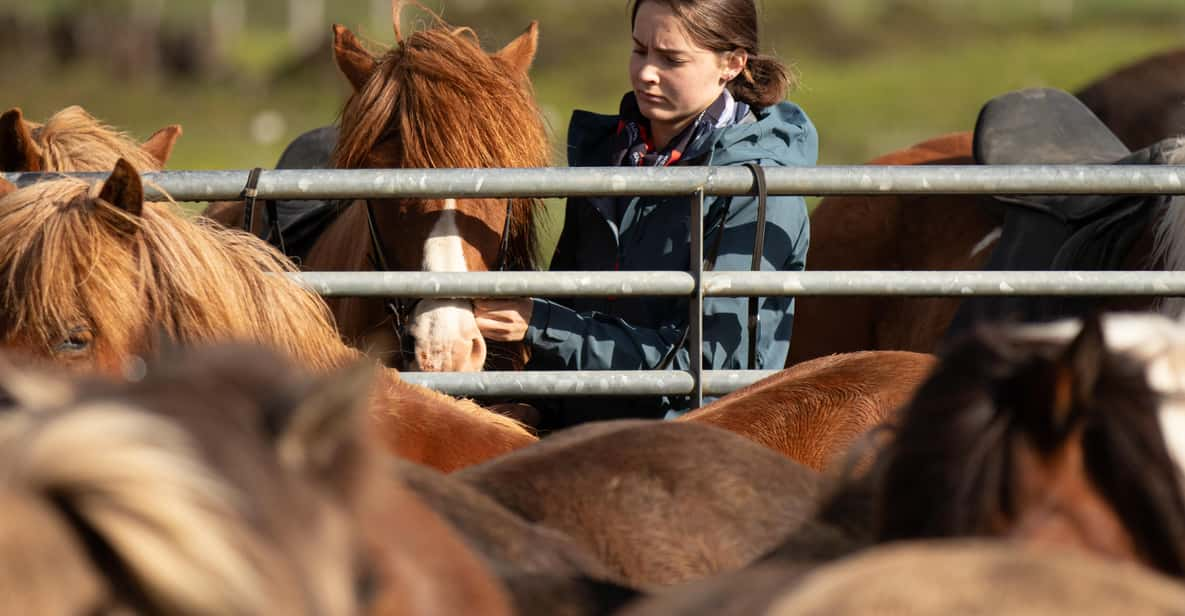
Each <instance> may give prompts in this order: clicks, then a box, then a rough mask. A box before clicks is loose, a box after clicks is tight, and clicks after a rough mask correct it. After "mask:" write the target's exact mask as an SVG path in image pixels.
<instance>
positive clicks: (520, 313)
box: [475, 0, 818, 427]
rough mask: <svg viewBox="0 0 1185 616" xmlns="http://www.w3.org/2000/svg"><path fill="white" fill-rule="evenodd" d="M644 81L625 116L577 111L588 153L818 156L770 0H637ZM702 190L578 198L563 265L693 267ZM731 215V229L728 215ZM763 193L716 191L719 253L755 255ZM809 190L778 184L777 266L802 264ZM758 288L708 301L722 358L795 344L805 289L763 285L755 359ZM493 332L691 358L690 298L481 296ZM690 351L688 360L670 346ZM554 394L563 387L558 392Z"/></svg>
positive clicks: (771, 158)
mask: <svg viewBox="0 0 1185 616" xmlns="http://www.w3.org/2000/svg"><path fill="white" fill-rule="evenodd" d="M631 23H632V26H633V40H634V49H633V54H632V56H631V59H630V66H629V70H630V82H631V85H632V87H633V89H632V91H631V92H628V93H627V94H626V95H625V97H624V98H623V99H622V101H621V108H620V112H619V113H618V115H616V116H602V115H596V114H592V113H588V112H584V111H577V112H575V113H574V114H573V116H572V121H571V123H570V125H569V129H568V159H569V164H570V165H572V166H577V167H580V166H613V165H623V166H643V165H645V166H665V165H744V164H746V163H749V162H756V163H759V164H761V165H762V166H767V167H768V166H789V165H811V164H814V162H815V159H816V156H817V151H818V137H817V135H816V133H815V129H814V127H813V126H812V124H811V122H810V120H809V119H807V117H806V114H805V113H803V111H802V110H801V109H800V108H799V107H798V106H797V105H794V104H793V103H789V102H784V101H783V97H784V96H785V94H786V92H787V91H788V90H789V88H790V86H791V76H790V73H789V71H787V69H786V68H785V67H784V66H783V65H782V64H781V63H779V62H778V61H777V60H776V59H774V58H773V57H770V56H763V55H760V54H759V53H758V49H759V48H758V41H757V10H756V7H755V5H754V0H635V2H634V3H633V5H632V16H631ZM689 212H690V209H689V203H688V201H687V197H658V198H655V197H639V198H616V199H615V198H572V199H569V200H568V205H567V217H566V219H565V221H564V230H563V233H562V234H561V236H560V240H559V244H558V246H557V247H556V251H555V257H554V258H553V260H552V263H551V269H552V270H622V271H629V270H634V271H638V270H684V271H686V270H687V269H689V263H690V261H689V259H690V253H689V241H690V224H689ZM722 217H723V229H721V219H722ZM756 221H757V200H756V198H755V197H749V196H745V197H732V198H728V197H720V198H712V199H710V200H709V201H708V202H707V203H706V204H705V215H704V222H703V225H704V234H705V238H704V247H705V254H706V255H708V258H709V259H710V257H711V252H712V247H713V246H714V245H715V244H716V243H717V239H716V236H717V235H719V234H721V233H723V235H722V236H721V237H720V239H719V250H718V253H717V257H716V260H715V269H716V270H717V271H722V270H734V271H736V270H749V269H750V267H751V265H752V263H751V261H752V251H753V245H754V237H755V234H754V231H755V228H756ZM808 224H809V223H808V218H807V211H806V204H805V202H804V201H803V199H802V198H801V197H770V198H769V200H768V212H767V221H766V226H765V245H764V250H763V254H762V263H761V268H762V269H763V270H782V271H801V270H802V269H803V267H804V265H805V257H806V251H807V244H808V242H809V227H808ZM746 303H747V299H746V298H711V299H708V300H707V301H706V302H705V306H704V327H703V336H704V346H703V358H702V359H703V364H704V366H706V367H710V368H712V369H742V368H756V369H762V368H781V367H782V366H783V364H784V362H785V360H786V355H787V353H788V351H789V348H790V328H791V323H792V321H793V315H794V301H793V299H792V298H789V297H767V298H761V299H760V327H759V331H758V333H757V340H758V342H757V352H756V364H757V365H755V366H746V365H744V364H745V363H747V358H748V355H749V353H748V348H747V347H748V332H747V329H748V316H747V314H746ZM475 305H476V313H477V324H478V327H479V328H480V329H481V331H482V334H483V335H484V336H485V337H487V338H489V339H491V340H508V341H517V340H525V341H526V342H527V343H528V344H529V345H530V346H531V351H532V358H531V362H530V364H528V368H529V369H536V370H640V369H653V368H661V367H668V366H670V367H674V368H677V369H687V367H688V366H689V365H690V360H689V358H688V351H687V349H686V348H685V347H681V348H679V349H678V351H677V352H674V351H673V349H674V348H675V347H676V346H678V345H679V344H680V341H681V339H682V335H683V330H684V329H685V327H686V322H687V316H686V315H687V300H686V299H684V298H669V297H667V298H663V297H620V298H575V299H563V300H556V301H553V300H546V299H509V300H507V299H500V300H483V301H479V302H475ZM672 352H673V353H674V356H673V361H672V360H670V359H668V358H667V355H668V354H669V353H672ZM555 405H556V406H557V407H558V408H545V409H544V423H545V424H546V425H547V426H548V427H559V426H565V425H571V424H573V423H578V422H580V421H587V420H593V419H607V418H611V417H626V416H630V417H661V416H663V415H664V414H665V415H666V416H668V417H670V416H674V415H678V414H680V413H682V412H685V411H687V410H690V409H689V408H688V407H689V406H690V399H689V398H687V397H682V398H662V399H654V398H650V399H633V398H631V399H626V400H623V399H621V398H614V399H612V400H590V399H588V398H583V399H579V400H576V399H569V400H562V401H557V402H556V403H555ZM550 406H552V405H551V403H549V404H548V407H550Z"/></svg>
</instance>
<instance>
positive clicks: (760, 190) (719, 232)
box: [654, 161, 768, 370]
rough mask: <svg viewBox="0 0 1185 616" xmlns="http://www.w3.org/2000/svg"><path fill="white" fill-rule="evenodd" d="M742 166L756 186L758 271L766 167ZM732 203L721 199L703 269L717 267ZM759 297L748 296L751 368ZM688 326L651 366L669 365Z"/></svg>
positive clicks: (754, 364)
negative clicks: (717, 219) (714, 230)
mask: <svg viewBox="0 0 1185 616" xmlns="http://www.w3.org/2000/svg"><path fill="white" fill-rule="evenodd" d="M745 166H746V167H748V168H749V170H750V171H752V172H753V183H754V184H755V185H756V187H757V227H756V229H755V230H754V237H753V261H752V263H751V264H750V268H751V269H752V271H754V272H759V271H761V260H762V258H763V255H764V252H765V219H766V215H765V212H766V197H767V196H768V191H767V189H766V185H765V170H764V169H762V168H761V165H760V164H758V163H756V162H753V161H750V162H747V163H745ZM731 207H732V197H729V198H728V199H726V200H725V201H724V211H723V212H722V213H721V216H720V222H718V223H717V224H716V240H715V241H714V242H712V247H711V248H710V249H709V250H708V256H707V258H705V259H704V269H703V271H705V272H710V271H712V270H714V269H716V258H717V257H719V256H720V243H721V240H722V239H723V237H724V221H725V220H727V219H728V212H729V210H730V209H731ZM760 300H761V298H759V297H753V296H750V297H749V307H748V311H749V357H748V360H749V361H748V364H746V366H747V367H748V368H749V369H750V370H755V369H756V368H757V327H758V325H760V323H761V316H760V314H759V311H760V308H761V306H760V303H761V302H760ZM690 331H691V328H690V327H684V328H683V333H682V334H681V335H680V336H679V341H678V342H676V343H675V344H674V345H673V346H672V347H671V348H670V350H668V351H667V353H666V355H664V356H663V358H662V360H661V361H659V362H658V364H657V365H656V366H655V367H654V369H655V370H666V369H667V368H669V367H670V366H671V362H673V361H674V360H675V355H676V354H677V353H678V352H679V349H681V348H683V345H685V344H687V336H688V334H689V333H690Z"/></svg>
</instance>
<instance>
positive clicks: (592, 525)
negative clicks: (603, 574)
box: [456, 420, 822, 588]
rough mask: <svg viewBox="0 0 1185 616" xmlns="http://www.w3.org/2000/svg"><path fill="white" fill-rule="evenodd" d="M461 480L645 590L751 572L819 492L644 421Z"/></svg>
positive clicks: (765, 455) (754, 448)
mask: <svg viewBox="0 0 1185 616" xmlns="http://www.w3.org/2000/svg"><path fill="white" fill-rule="evenodd" d="M456 476H457V477H460V478H462V479H464V480H465V481H467V482H469V483H470V484H471V485H474V486H476V487H478V488H479V489H480V490H482V491H483V492H485V493H486V494H488V495H489V496H491V497H493V498H494V500H496V501H497V502H499V503H501V504H502V505H503V506H505V507H506V508H508V509H509V510H510V511H512V512H515V513H516V514H518V515H520V516H522V517H523V518H524V519H525V520H527V521H528V522H531V523H536V524H540V525H543V526H546V527H548V528H552V529H555V530H557V531H560V532H562V533H564V534H566V535H567V536H569V537H571V538H572V539H574V540H575V541H576V542H577V543H578V544H579V545H581V546H583V547H584V548H585V549H586V550H588V551H590V552H591V553H592V554H593V555H594V556H595V557H597V558H598V559H599V560H600V561H601V562H602V563H604V564H605V565H607V566H608V568H609V570H610V571H611V572H612V573H613V574H614V575H615V576H617V577H619V578H620V579H623V580H624V581H625V582H627V583H628V584H630V585H633V586H636V587H640V588H648V587H652V586H655V585H665V584H674V583H677V582H681V581H687V580H692V579H698V578H702V577H705V576H708V575H711V574H715V573H719V572H721V571H726V570H729V569H735V568H737V567H740V566H743V565H745V564H747V563H749V562H750V561H752V560H753V559H754V558H756V557H757V556H759V555H760V554H762V553H763V552H765V551H767V550H769V549H771V548H772V547H773V546H775V545H777V544H778V542H779V541H780V540H781V539H782V538H784V537H785V536H786V535H787V534H788V533H789V532H790V531H791V530H793V529H794V528H796V527H797V526H798V525H799V524H801V523H802V522H803V521H804V520H806V519H807V517H809V515H810V514H811V512H812V511H813V509H814V508H815V503H816V498H817V495H818V494H819V492H820V488H821V481H822V478H821V476H820V475H819V474H818V473H817V472H815V471H813V470H812V469H809V468H807V467H805V466H803V465H801V464H798V463H796V462H794V461H793V460H789V459H787V458H786V457H785V456H782V455H780V454H778V453H776V452H774V451H772V450H770V449H768V448H766V447H763V446H760V445H757V444H755V443H753V442H752V441H750V440H748V439H746V438H743V437H741V436H738V435H736V434H733V433H731V432H729V431H727V430H722V429H720V428H716V427H713V426H708V425H702V424H697V423H691V422H662V421H642V420H623V421H609V422H595V423H591V424H585V425H582V426H577V427H575V428H569V429H567V430H563V431H560V432H557V433H554V434H552V435H551V436H549V437H547V438H545V439H543V440H541V441H540V442H539V443H538V444H536V445H533V446H531V447H528V448H525V449H523V450H520V451H517V452H514V453H512V454H510V455H507V456H504V457H502V458H500V459H499V460H495V461H491V462H490V463H487V464H482V465H478V466H475V467H472V468H469V469H465V470H462V471H460V472H458V473H457V474H456Z"/></svg>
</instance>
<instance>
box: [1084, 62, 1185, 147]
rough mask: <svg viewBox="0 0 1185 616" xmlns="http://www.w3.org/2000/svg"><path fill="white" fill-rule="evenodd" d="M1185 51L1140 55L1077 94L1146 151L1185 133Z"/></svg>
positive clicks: (1133, 144)
mask: <svg viewBox="0 0 1185 616" xmlns="http://www.w3.org/2000/svg"><path fill="white" fill-rule="evenodd" d="M1182 71H1185V49H1173V50H1169V51H1165V52H1163V53H1158V54H1154V55H1152V56H1148V57H1146V58H1141V59H1139V60H1136V61H1135V62H1132V63H1130V64H1127V65H1124V66H1121V67H1120V68H1118V69H1116V70H1114V71H1112V72H1110V73H1107V74H1106V75H1104V76H1102V77H1100V78H1098V79H1096V80H1094V81H1092V82H1090V83H1088V84H1086V85H1085V86H1083V87H1081V88H1079V89H1078V90H1077V91H1076V92H1075V96H1077V97H1078V99H1079V100H1081V101H1082V102H1083V103H1085V104H1086V106H1087V107H1089V108H1090V110H1091V111H1093V112H1094V114H1095V115H1096V116H1098V117H1099V119H1100V120H1102V121H1103V123H1104V124H1106V125H1107V126H1108V127H1109V128H1110V129H1111V130H1112V131H1113V132H1114V133H1115V136H1116V137H1119V140H1120V141H1122V142H1123V144H1124V145H1126V146H1127V147H1128V148H1130V149H1132V150H1141V149H1143V148H1146V147H1148V146H1150V145H1152V144H1154V143H1156V142H1157V141H1160V140H1161V139H1164V138H1166V137H1172V136H1175V135H1185V82H1182V80H1181V73H1182Z"/></svg>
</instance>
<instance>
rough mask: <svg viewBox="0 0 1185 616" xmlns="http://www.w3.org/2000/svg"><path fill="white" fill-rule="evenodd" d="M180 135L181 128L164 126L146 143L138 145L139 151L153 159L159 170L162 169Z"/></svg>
mask: <svg viewBox="0 0 1185 616" xmlns="http://www.w3.org/2000/svg"><path fill="white" fill-rule="evenodd" d="M181 133H182V131H181V126H180V125H178V124H173V125H171V126H166V127H164V128H162V129H160V130H158V131H156V132H155V133H152V136H151V137H149V138H148V140H147V141H145V142H144V143H142V144H140V149H141V150H144V151H145V152H147V153H148V155H149V156H152V157H153V158H155V159H156V161H157V162H158V163H160V166H161V168H164V166H165V165H166V164H168V162H169V157H170V156H172V155H173V146H175V145H177V139H178V138H180V137H181Z"/></svg>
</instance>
